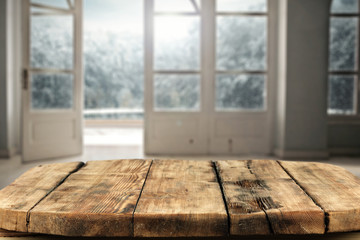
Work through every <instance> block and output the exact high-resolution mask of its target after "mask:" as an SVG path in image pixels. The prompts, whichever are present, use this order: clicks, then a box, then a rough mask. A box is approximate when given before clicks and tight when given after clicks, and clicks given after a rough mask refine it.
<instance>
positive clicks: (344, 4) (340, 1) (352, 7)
mask: <svg viewBox="0 0 360 240" xmlns="http://www.w3.org/2000/svg"><path fill="white" fill-rule="evenodd" d="M331 12H332V13H357V12H359V0H332V4H331Z"/></svg>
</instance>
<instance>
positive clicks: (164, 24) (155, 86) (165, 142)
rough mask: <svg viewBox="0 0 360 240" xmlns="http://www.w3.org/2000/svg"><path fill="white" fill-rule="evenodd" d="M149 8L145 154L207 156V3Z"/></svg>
mask: <svg viewBox="0 0 360 240" xmlns="http://www.w3.org/2000/svg"><path fill="white" fill-rule="evenodd" d="M145 4H146V5H145V11H146V15H145V16H146V17H145V18H146V20H145V24H146V39H145V42H146V57H145V58H146V59H145V64H146V68H145V71H146V73H145V74H146V81H145V82H146V100H147V101H146V106H145V107H146V120H145V124H146V125H145V152H146V153H148V154H151V153H172V154H174V153H178V154H181V153H184V152H188V153H205V152H206V124H204V122H206V120H205V115H204V113H205V110H204V105H203V100H204V99H203V94H202V91H201V89H202V85H203V75H202V68H203V67H202V51H201V49H202V42H201V41H202V13H203V11H202V6H201V2H200V1H195V0H172V1H169V0H149V1H145Z"/></svg>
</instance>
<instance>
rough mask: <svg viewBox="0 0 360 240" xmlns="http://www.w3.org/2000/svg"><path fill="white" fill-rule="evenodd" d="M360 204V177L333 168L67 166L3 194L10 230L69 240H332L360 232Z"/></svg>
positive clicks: (145, 163)
mask: <svg viewBox="0 0 360 240" xmlns="http://www.w3.org/2000/svg"><path fill="white" fill-rule="evenodd" d="M219 179H220V180H221V181H220V182H219ZM223 194H224V195H223ZM224 200H225V202H224ZM359 203H360V180H359V179H358V178H357V177H355V176H354V175H352V174H351V173H349V172H347V171H346V170H344V169H342V168H340V167H337V166H333V165H329V164H321V163H310V162H284V161H270V160H248V161H240V160H239V161H235V160H231V161H217V162H216V163H215V164H213V163H212V162H210V161H183V160H154V161H150V160H117V161H94V162H88V163H87V164H86V165H83V163H63V164H51V165H44V166H39V167H36V168H33V169H31V170H29V171H28V172H26V173H25V174H23V175H22V176H21V177H20V178H18V179H17V180H16V181H15V182H14V183H12V184H11V185H9V186H8V187H6V188H4V189H2V190H1V191H0V228H4V229H7V230H15V231H19V232H27V231H28V232H30V233H45V234H56V235H63V236H129V237H132V236H136V237H210V236H211V237H216V236H226V235H228V234H231V235H234V236H237V235H243V236H245V235H247V236H246V237H247V238H248V236H249V235H259V234H262V235H265V234H266V235H267V236H268V235H272V234H277V235H279V234H280V235H281V234H322V233H332V232H343V231H358V230H360V207H359V206H360V204H359ZM1 234H3V235H4V234H13V233H10V232H7V231H5V232H4V231H0V236H1ZM325 235H326V236H333V235H330V234H325ZM325 235H319V236H325Z"/></svg>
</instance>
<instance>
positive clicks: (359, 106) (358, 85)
mask: <svg viewBox="0 0 360 240" xmlns="http://www.w3.org/2000/svg"><path fill="white" fill-rule="evenodd" d="M358 2H359V4H358V12H357V13H332V12H331V8H330V10H329V11H330V15H329V20H331V19H332V18H337V17H341V18H354V17H357V18H358V29H357V41H356V68H355V70H340V71H339V70H335V71H332V70H329V72H328V84H329V81H330V76H344V75H345V76H346V75H348V76H355V84H354V85H355V86H354V91H355V93H354V110H355V112H354V114H340V113H339V114H329V113H328V108H329V97H328V99H327V109H326V110H327V114H328V118H329V124H342V123H349V122H358V121H360V1H359V0H358ZM329 22H330V21H329ZM329 31H330V24H329ZM329 37H330V35H329ZM329 39H330V38H329ZM329 44H330V42H329ZM329 54H330V47H329ZM327 91H328V96H329V88H328V89H327Z"/></svg>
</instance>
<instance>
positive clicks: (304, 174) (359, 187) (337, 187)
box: [280, 161, 360, 232]
mask: <svg viewBox="0 0 360 240" xmlns="http://www.w3.org/2000/svg"><path fill="white" fill-rule="evenodd" d="M280 164H281V165H282V166H283V167H284V169H285V170H286V171H288V173H289V174H290V175H291V176H292V177H293V178H294V179H295V181H296V182H297V183H298V184H299V185H300V186H301V187H302V188H303V189H304V190H305V191H306V192H307V194H308V195H309V196H310V197H311V198H312V199H313V200H314V201H315V202H316V203H317V204H319V205H320V206H321V208H322V209H324V211H325V212H326V216H327V229H328V232H345V231H358V230H360V180H359V178H357V177H356V176H354V175H353V174H351V173H350V172H348V171H346V170H345V169H343V168H341V167H338V166H334V165H330V164H325V163H312V162H284V161H280Z"/></svg>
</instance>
